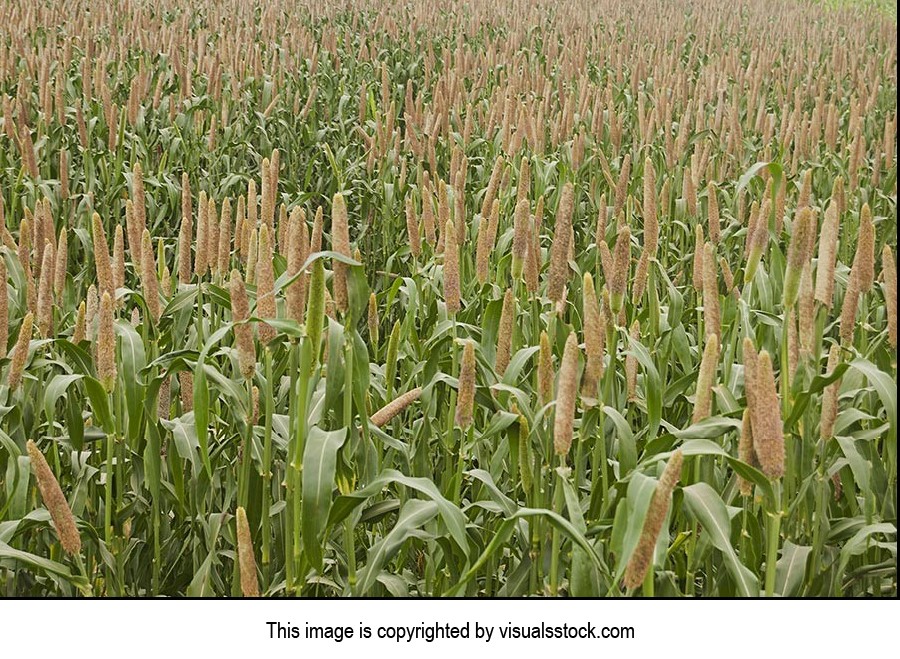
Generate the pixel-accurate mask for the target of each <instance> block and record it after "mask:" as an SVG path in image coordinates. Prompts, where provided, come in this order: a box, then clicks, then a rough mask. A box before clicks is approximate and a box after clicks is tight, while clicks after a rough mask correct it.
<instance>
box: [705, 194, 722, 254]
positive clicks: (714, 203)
mask: <svg viewBox="0 0 900 659" xmlns="http://www.w3.org/2000/svg"><path fill="white" fill-rule="evenodd" d="M706 198H707V203H708V206H707V213H708V216H709V223H708V229H709V239H710V241H711V242H712V243H713V244H714V245H718V244H719V238H720V237H721V220H720V219H719V198H718V191H717V190H716V184H715V183H714V182H713V181H710V182H709V183H708V184H707V186H706Z"/></svg>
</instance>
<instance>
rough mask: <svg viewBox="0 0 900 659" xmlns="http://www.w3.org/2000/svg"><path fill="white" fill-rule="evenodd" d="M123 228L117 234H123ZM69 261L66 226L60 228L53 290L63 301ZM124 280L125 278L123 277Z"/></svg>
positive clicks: (57, 297)
mask: <svg viewBox="0 0 900 659" xmlns="http://www.w3.org/2000/svg"><path fill="white" fill-rule="evenodd" d="M121 232H122V229H118V231H117V232H116V234H117V235H118V234H121ZM68 262H69V232H68V231H66V227H63V228H62V229H60V232H59V241H58V242H57V248H56V264H55V265H54V266H53V292H54V293H56V299H57V300H58V301H60V302H61V301H62V295H63V291H64V290H65V287H66V269H67V268H68ZM123 281H124V278H123Z"/></svg>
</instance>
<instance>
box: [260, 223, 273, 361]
mask: <svg viewBox="0 0 900 659" xmlns="http://www.w3.org/2000/svg"><path fill="white" fill-rule="evenodd" d="M273 258H274V254H273V245H272V240H271V234H270V233H269V225H267V224H265V223H263V224H260V226H259V251H258V252H257V261H256V315H257V316H259V317H260V318H275V316H276V314H277V306H276V304H275V270H274V268H273ZM275 336H276V332H275V328H274V327H272V326H271V325H269V324H267V323H261V324H260V325H259V340H260V341H262V342H263V343H269V342H270V341H272V340H273V339H274V338H275Z"/></svg>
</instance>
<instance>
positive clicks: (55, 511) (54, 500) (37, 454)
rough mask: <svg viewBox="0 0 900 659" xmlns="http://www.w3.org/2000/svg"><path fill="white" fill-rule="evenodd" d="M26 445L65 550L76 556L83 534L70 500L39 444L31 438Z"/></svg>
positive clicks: (45, 501) (42, 493)
mask: <svg viewBox="0 0 900 659" xmlns="http://www.w3.org/2000/svg"><path fill="white" fill-rule="evenodd" d="M25 447H26V448H27V449H28V457H29V458H31V468H32V470H33V471H34V476H35V479H36V480H37V484H38V489H39V490H40V492H41V499H43V500H44V506H46V508H47V510H48V511H49V513H50V518H51V519H52V520H53V526H54V527H56V535H57V536H58V537H59V543H60V544H61V545H62V548H63V551H64V552H66V553H67V554H69V555H70V556H75V555H76V554H79V553H81V535H80V534H79V533H78V527H77V526H76V525H75V517H74V516H73V515H72V509H71V508H70V507H69V502H68V501H66V497H65V495H64V494H63V491H62V489H61V488H60V487H59V481H58V480H56V476H54V475H53V471H52V470H51V469H50V465H49V464H47V459H46V458H45V457H44V454H43V453H41V451H40V449H38V447H37V444H35V443H34V442H33V441H32V440H30V439H29V440H28V441H27V442H26V444H25Z"/></svg>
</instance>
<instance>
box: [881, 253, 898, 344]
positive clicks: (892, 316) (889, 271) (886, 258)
mask: <svg viewBox="0 0 900 659" xmlns="http://www.w3.org/2000/svg"><path fill="white" fill-rule="evenodd" d="M881 267H882V271H881V272H882V278H883V279H884V304H885V307H887V326H888V343H890V345H891V347H892V348H893V349H894V350H896V349H897V266H896V265H895V264H894V255H893V254H892V253H891V246H890V245H885V246H884V249H882V250H881Z"/></svg>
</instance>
